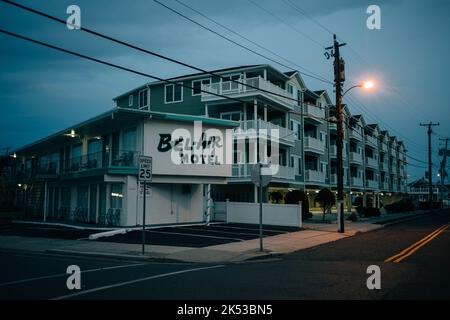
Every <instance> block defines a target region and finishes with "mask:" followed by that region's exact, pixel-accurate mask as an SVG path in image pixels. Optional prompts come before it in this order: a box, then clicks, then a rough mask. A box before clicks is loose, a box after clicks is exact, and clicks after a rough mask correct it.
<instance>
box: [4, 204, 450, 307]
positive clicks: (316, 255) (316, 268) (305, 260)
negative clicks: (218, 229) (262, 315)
mask: <svg viewBox="0 0 450 320" xmlns="http://www.w3.org/2000/svg"><path fill="white" fill-rule="evenodd" d="M449 221H450V210H446V211H445V212H442V213H440V214H435V215H431V216H426V217H423V218H420V219H415V220H410V221H407V222H403V223H399V224H395V225H392V226H389V227H386V228H383V229H380V230H377V231H373V232H369V233H364V234H359V235H357V236H355V237H351V238H346V239H344V240H340V241H337V242H334V243H330V244H326V245H322V246H319V247H315V248H312V249H309V250H304V251H300V252H297V253H294V254H290V255H287V256H284V257H282V258H280V259H272V260H262V261H253V262H246V263H240V264H229V265H198V264H174V263H142V262H124V261H114V260H98V259H87V258H75V257H67V256H52V255H25V254H3V253H1V254H0V299H55V298H56V299H449V298H450V254H449V248H450V233H449V229H445V228H443V229H442V230H441V232H439V231H437V232H436V233H435V234H433V236H434V237H433V236H430V237H429V238H427V239H426V240H424V241H423V242H422V243H418V244H417V246H415V247H413V248H411V250H414V248H415V249H416V251H414V252H413V253H412V254H411V255H409V256H406V255H407V254H409V253H411V251H406V252H405V253H404V254H403V255H400V256H397V257H396V259H399V258H401V259H402V260H401V261H400V262H398V263H396V262H393V261H391V262H385V261H386V260H387V259H389V258H390V257H392V256H395V255H397V254H399V253H400V252H402V251H404V250H405V249H407V248H408V247H410V246H411V245H412V244H414V243H417V242H418V241H419V240H421V239H423V238H424V237H426V236H427V235H429V234H431V233H432V232H433V231H435V230H437V229H438V228H440V227H442V226H445V225H446V224H448V223H449ZM421 245H422V246H421ZM72 264H75V265H78V266H79V267H80V268H81V270H82V274H81V284H82V289H81V290H68V289H67V287H66V279H67V277H68V275H66V274H65V271H66V268H67V266H69V265H72ZM370 265H377V266H379V267H380V268H381V289H380V290H369V289H367V286H366V280H367V278H368V276H369V275H368V274H366V270H367V267H368V266H370Z"/></svg>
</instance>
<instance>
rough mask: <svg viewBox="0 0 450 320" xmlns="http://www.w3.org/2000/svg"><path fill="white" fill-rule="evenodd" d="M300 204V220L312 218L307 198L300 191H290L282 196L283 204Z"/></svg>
mask: <svg viewBox="0 0 450 320" xmlns="http://www.w3.org/2000/svg"><path fill="white" fill-rule="evenodd" d="M300 201H301V202H302V220H306V219H309V218H312V213H311V212H309V201H308V196H307V195H306V193H305V192H303V191H302V190H292V191H289V192H288V193H286V195H285V196H284V203H285V204H298V203H299V202H300Z"/></svg>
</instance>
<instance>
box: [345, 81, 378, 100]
mask: <svg viewBox="0 0 450 320" xmlns="http://www.w3.org/2000/svg"><path fill="white" fill-rule="evenodd" d="M374 87H375V82H373V81H372V80H367V81H363V82H360V83H358V84H356V85H354V86H353V87H350V88H348V89H347V90H345V92H344V94H343V95H342V97H344V96H345V95H346V94H347V92H349V91H350V90H352V89H355V88H362V89H364V90H366V91H369V90H372V89H373V88H374Z"/></svg>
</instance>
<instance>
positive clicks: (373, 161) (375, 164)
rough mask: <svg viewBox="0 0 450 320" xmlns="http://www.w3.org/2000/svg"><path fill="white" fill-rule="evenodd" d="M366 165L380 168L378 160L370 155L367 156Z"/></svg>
mask: <svg viewBox="0 0 450 320" xmlns="http://www.w3.org/2000/svg"><path fill="white" fill-rule="evenodd" d="M366 166H368V167H371V168H378V160H377V159H374V158H370V157H366Z"/></svg>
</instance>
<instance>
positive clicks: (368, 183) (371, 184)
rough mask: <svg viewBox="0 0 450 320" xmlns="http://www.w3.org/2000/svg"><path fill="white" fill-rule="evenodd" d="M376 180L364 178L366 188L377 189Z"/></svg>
mask: <svg viewBox="0 0 450 320" xmlns="http://www.w3.org/2000/svg"><path fill="white" fill-rule="evenodd" d="M378 187H379V185H378V181H376V180H366V188H370V189H378Z"/></svg>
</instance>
